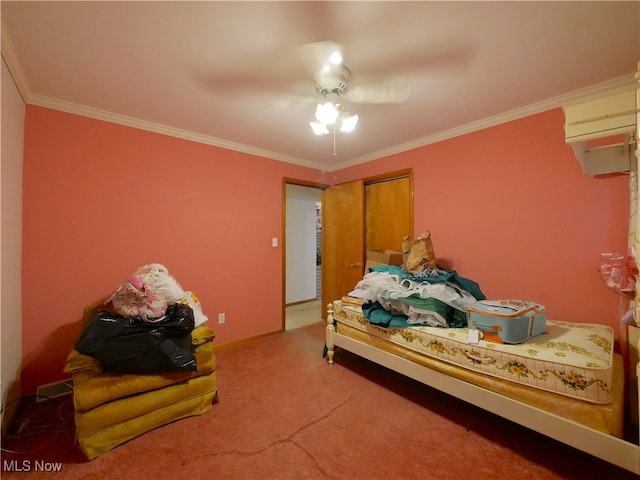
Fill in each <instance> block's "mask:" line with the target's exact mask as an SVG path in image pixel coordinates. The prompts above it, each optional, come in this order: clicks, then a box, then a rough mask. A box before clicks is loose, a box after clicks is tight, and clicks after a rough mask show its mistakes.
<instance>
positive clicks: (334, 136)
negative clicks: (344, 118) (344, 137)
mask: <svg viewBox="0 0 640 480" xmlns="http://www.w3.org/2000/svg"><path fill="white" fill-rule="evenodd" d="M333 155H334V156H335V155H336V124H335V123H334V124H333Z"/></svg>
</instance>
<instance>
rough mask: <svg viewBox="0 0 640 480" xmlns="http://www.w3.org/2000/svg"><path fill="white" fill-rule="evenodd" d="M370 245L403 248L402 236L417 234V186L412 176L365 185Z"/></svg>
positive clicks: (367, 246) (368, 242) (369, 247)
mask: <svg viewBox="0 0 640 480" xmlns="http://www.w3.org/2000/svg"><path fill="white" fill-rule="evenodd" d="M364 190H365V231H366V241H365V245H366V248H367V249H389V250H395V251H397V252H401V251H402V237H405V236H407V235H409V236H412V235H413V187H412V181H411V178H410V177H403V178H396V179H393V180H384V181H379V182H375V183H371V184H367V185H366V186H365V189H364Z"/></svg>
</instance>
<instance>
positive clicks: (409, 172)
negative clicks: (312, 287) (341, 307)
mask: <svg viewBox="0 0 640 480" xmlns="http://www.w3.org/2000/svg"><path fill="white" fill-rule="evenodd" d="M399 177H409V179H410V188H411V205H410V206H409V208H410V210H411V211H410V213H409V218H411V225H412V227H413V228H415V225H414V221H415V218H414V195H413V194H414V190H413V189H414V183H413V168H404V169H401V170H395V171H392V172H386V173H381V174H378V175H371V176H368V177H365V178H363V179H361V180H362V181H363V182H364V185H365V186H366V185H367V184H370V183H375V182H384V181H388V180H393V179H394V178H399ZM354 180H359V179H354ZM342 183H344V182H342ZM287 185H299V186H301V187H311V188H318V189H320V190H324V189H326V188H328V187H330V186H331V185H328V184H326V183H318V182H311V181H308V180H300V179H298V178H292V177H282V233H281V238H282V241H281V248H282V257H281V263H282V286H281V291H282V295H281V297H282V298H281V299H280V304H281V313H280V317H281V318H280V331H281V332H284V331H286V306H285V305H286V302H287V296H286V295H287V290H286V289H287ZM321 244H322V247H321V248H322V250H321V252H320V255H321V257H324V254H325V252H324V242H321ZM324 280H325V279H324V273H323V274H322V278H321V282H322V283H323V284H324ZM324 313H325V312H324V311H322V312H321V315H322V318H324Z"/></svg>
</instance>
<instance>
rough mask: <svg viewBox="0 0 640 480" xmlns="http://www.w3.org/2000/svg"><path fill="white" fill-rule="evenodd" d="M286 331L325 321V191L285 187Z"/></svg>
mask: <svg viewBox="0 0 640 480" xmlns="http://www.w3.org/2000/svg"><path fill="white" fill-rule="evenodd" d="M284 219H285V241H284V242H283V243H284V247H283V248H284V250H285V258H284V264H285V267H284V268H285V272H284V273H285V289H284V325H283V328H284V330H285V331H288V330H293V329H296V328H301V327H304V326H307V325H311V324H313V323H318V322H320V321H322V313H321V295H322V281H321V272H320V268H321V262H322V248H321V246H322V241H321V240H322V188H321V187H318V186H309V185H300V184H296V183H289V182H287V183H286V184H285V207H284Z"/></svg>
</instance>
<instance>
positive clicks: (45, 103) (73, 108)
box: [26, 94, 325, 170]
mask: <svg viewBox="0 0 640 480" xmlns="http://www.w3.org/2000/svg"><path fill="white" fill-rule="evenodd" d="M26 103H29V104H31V105H36V106H39V107H45V108H51V109H53V110H58V111H61V112H66V113H72V114H75V115H80V116H83V117H88V118H93V119H95V120H103V121H105V122H110V123H115V124H118V125H123V126H127V127H132V128H137V129H140V130H146V131H148V132H154V133H159V134H161V135H168V136H171V137H176V138H181V139H183V140H189V141H192V142H198V143H203V144H206V145H212V146H214V147H219V148H224V149H226V150H233V151H236V152H241V153H246V154H248V155H255V156H258V157H262V158H269V159H271V160H277V161H280V162H286V163H293V164H296V165H300V166H303V167H309V168H315V169H318V170H322V169H323V168H325V166H324V165H323V164H319V163H317V162H310V161H308V160H304V159H301V158H297V157H292V156H288V155H283V154H280V153H277V152H272V151H270V150H264V149H261V148H256V147H251V146H249V145H244V144H241V143H236V142H231V141H228V140H223V139H220V138H216V137H211V136H209V135H203V134H200V133H195V132H192V131H189V130H182V129H179V128H174V127H169V126H167V125H162V124H159V123H154V122H149V121H146V120H140V119H138V118H135V117H129V116H127V115H121V114H118V113H113V112H109V111H106V110H101V109H98V108H93V107H87V106H84V105H79V104H76V103H72V102H67V101H64V100H58V99H55V98H51V97H46V96H44V95H39V94H33V95H30V96H29V97H28V99H27V102H26Z"/></svg>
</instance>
